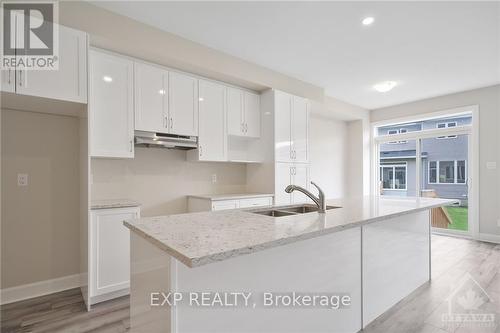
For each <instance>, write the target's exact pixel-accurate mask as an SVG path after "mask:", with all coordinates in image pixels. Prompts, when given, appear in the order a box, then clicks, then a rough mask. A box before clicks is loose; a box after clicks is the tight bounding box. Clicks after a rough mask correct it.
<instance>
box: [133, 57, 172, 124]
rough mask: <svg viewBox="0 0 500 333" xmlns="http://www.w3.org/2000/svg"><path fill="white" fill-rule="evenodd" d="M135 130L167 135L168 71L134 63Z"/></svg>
mask: <svg viewBox="0 0 500 333" xmlns="http://www.w3.org/2000/svg"><path fill="white" fill-rule="evenodd" d="M134 105H135V110H134V113H135V130H138V131H148V132H159V133H168V71H166V70H164V69H162V68H160V67H157V66H153V65H149V64H145V63H140V62H135V63H134Z"/></svg>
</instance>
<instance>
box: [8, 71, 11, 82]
mask: <svg viewBox="0 0 500 333" xmlns="http://www.w3.org/2000/svg"><path fill="white" fill-rule="evenodd" d="M10 71H11V69H10V68H9V81H8V82H9V85H10V83H11V80H10Z"/></svg>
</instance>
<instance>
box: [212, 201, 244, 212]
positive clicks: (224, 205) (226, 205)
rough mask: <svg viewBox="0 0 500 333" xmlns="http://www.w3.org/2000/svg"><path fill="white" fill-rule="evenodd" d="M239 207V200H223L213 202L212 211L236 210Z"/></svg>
mask: <svg viewBox="0 0 500 333" xmlns="http://www.w3.org/2000/svg"><path fill="white" fill-rule="evenodd" d="M238 207H239V201H238V200H221V201H214V202H212V210H224V209H236V208H238Z"/></svg>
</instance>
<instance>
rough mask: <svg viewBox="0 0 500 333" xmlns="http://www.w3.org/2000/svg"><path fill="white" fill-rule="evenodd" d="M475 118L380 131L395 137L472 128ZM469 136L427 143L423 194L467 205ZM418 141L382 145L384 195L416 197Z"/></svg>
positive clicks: (455, 119)
mask: <svg viewBox="0 0 500 333" xmlns="http://www.w3.org/2000/svg"><path fill="white" fill-rule="evenodd" d="M471 122H472V117H471V116H469V115H467V116H457V117H453V118H446V119H431V120H424V121H420V122H413V123H405V124H396V125H390V126H384V127H379V128H378V134H379V135H394V134H402V133H408V132H414V131H423V130H428V129H434V128H450V127H457V126H463V125H469V124H471ZM468 140H469V138H468V136H466V135H461V136H456V135H453V136H440V137H437V138H430V139H423V140H422V147H421V156H422V167H421V172H422V176H421V177H420V181H421V186H420V187H421V189H422V191H423V192H432V193H430V196H433V195H436V196H437V197H441V198H451V199H458V200H460V201H461V203H462V205H467V193H468V190H467V160H468V158H467V156H468ZM416 148H417V147H416V141H415V140H408V141H393V142H388V143H384V144H381V145H380V182H381V191H382V194H383V195H399V196H415V195H417V193H416V151H417V149H416ZM427 194H428V195H429V193H427Z"/></svg>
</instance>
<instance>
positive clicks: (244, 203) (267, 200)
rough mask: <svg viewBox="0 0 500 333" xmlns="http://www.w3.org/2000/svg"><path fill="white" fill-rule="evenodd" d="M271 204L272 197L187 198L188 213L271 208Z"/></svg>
mask: <svg viewBox="0 0 500 333" xmlns="http://www.w3.org/2000/svg"><path fill="white" fill-rule="evenodd" d="M272 204H273V197H272V195H269V196H259V197H248V198H234V199H232V198H225V199H212V198H208V197H206V198H201V197H196V196H192V197H188V210H189V212H202V211H216V210H226V209H237V208H241V209H244V208H252V207H264V206H271V205H272Z"/></svg>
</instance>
